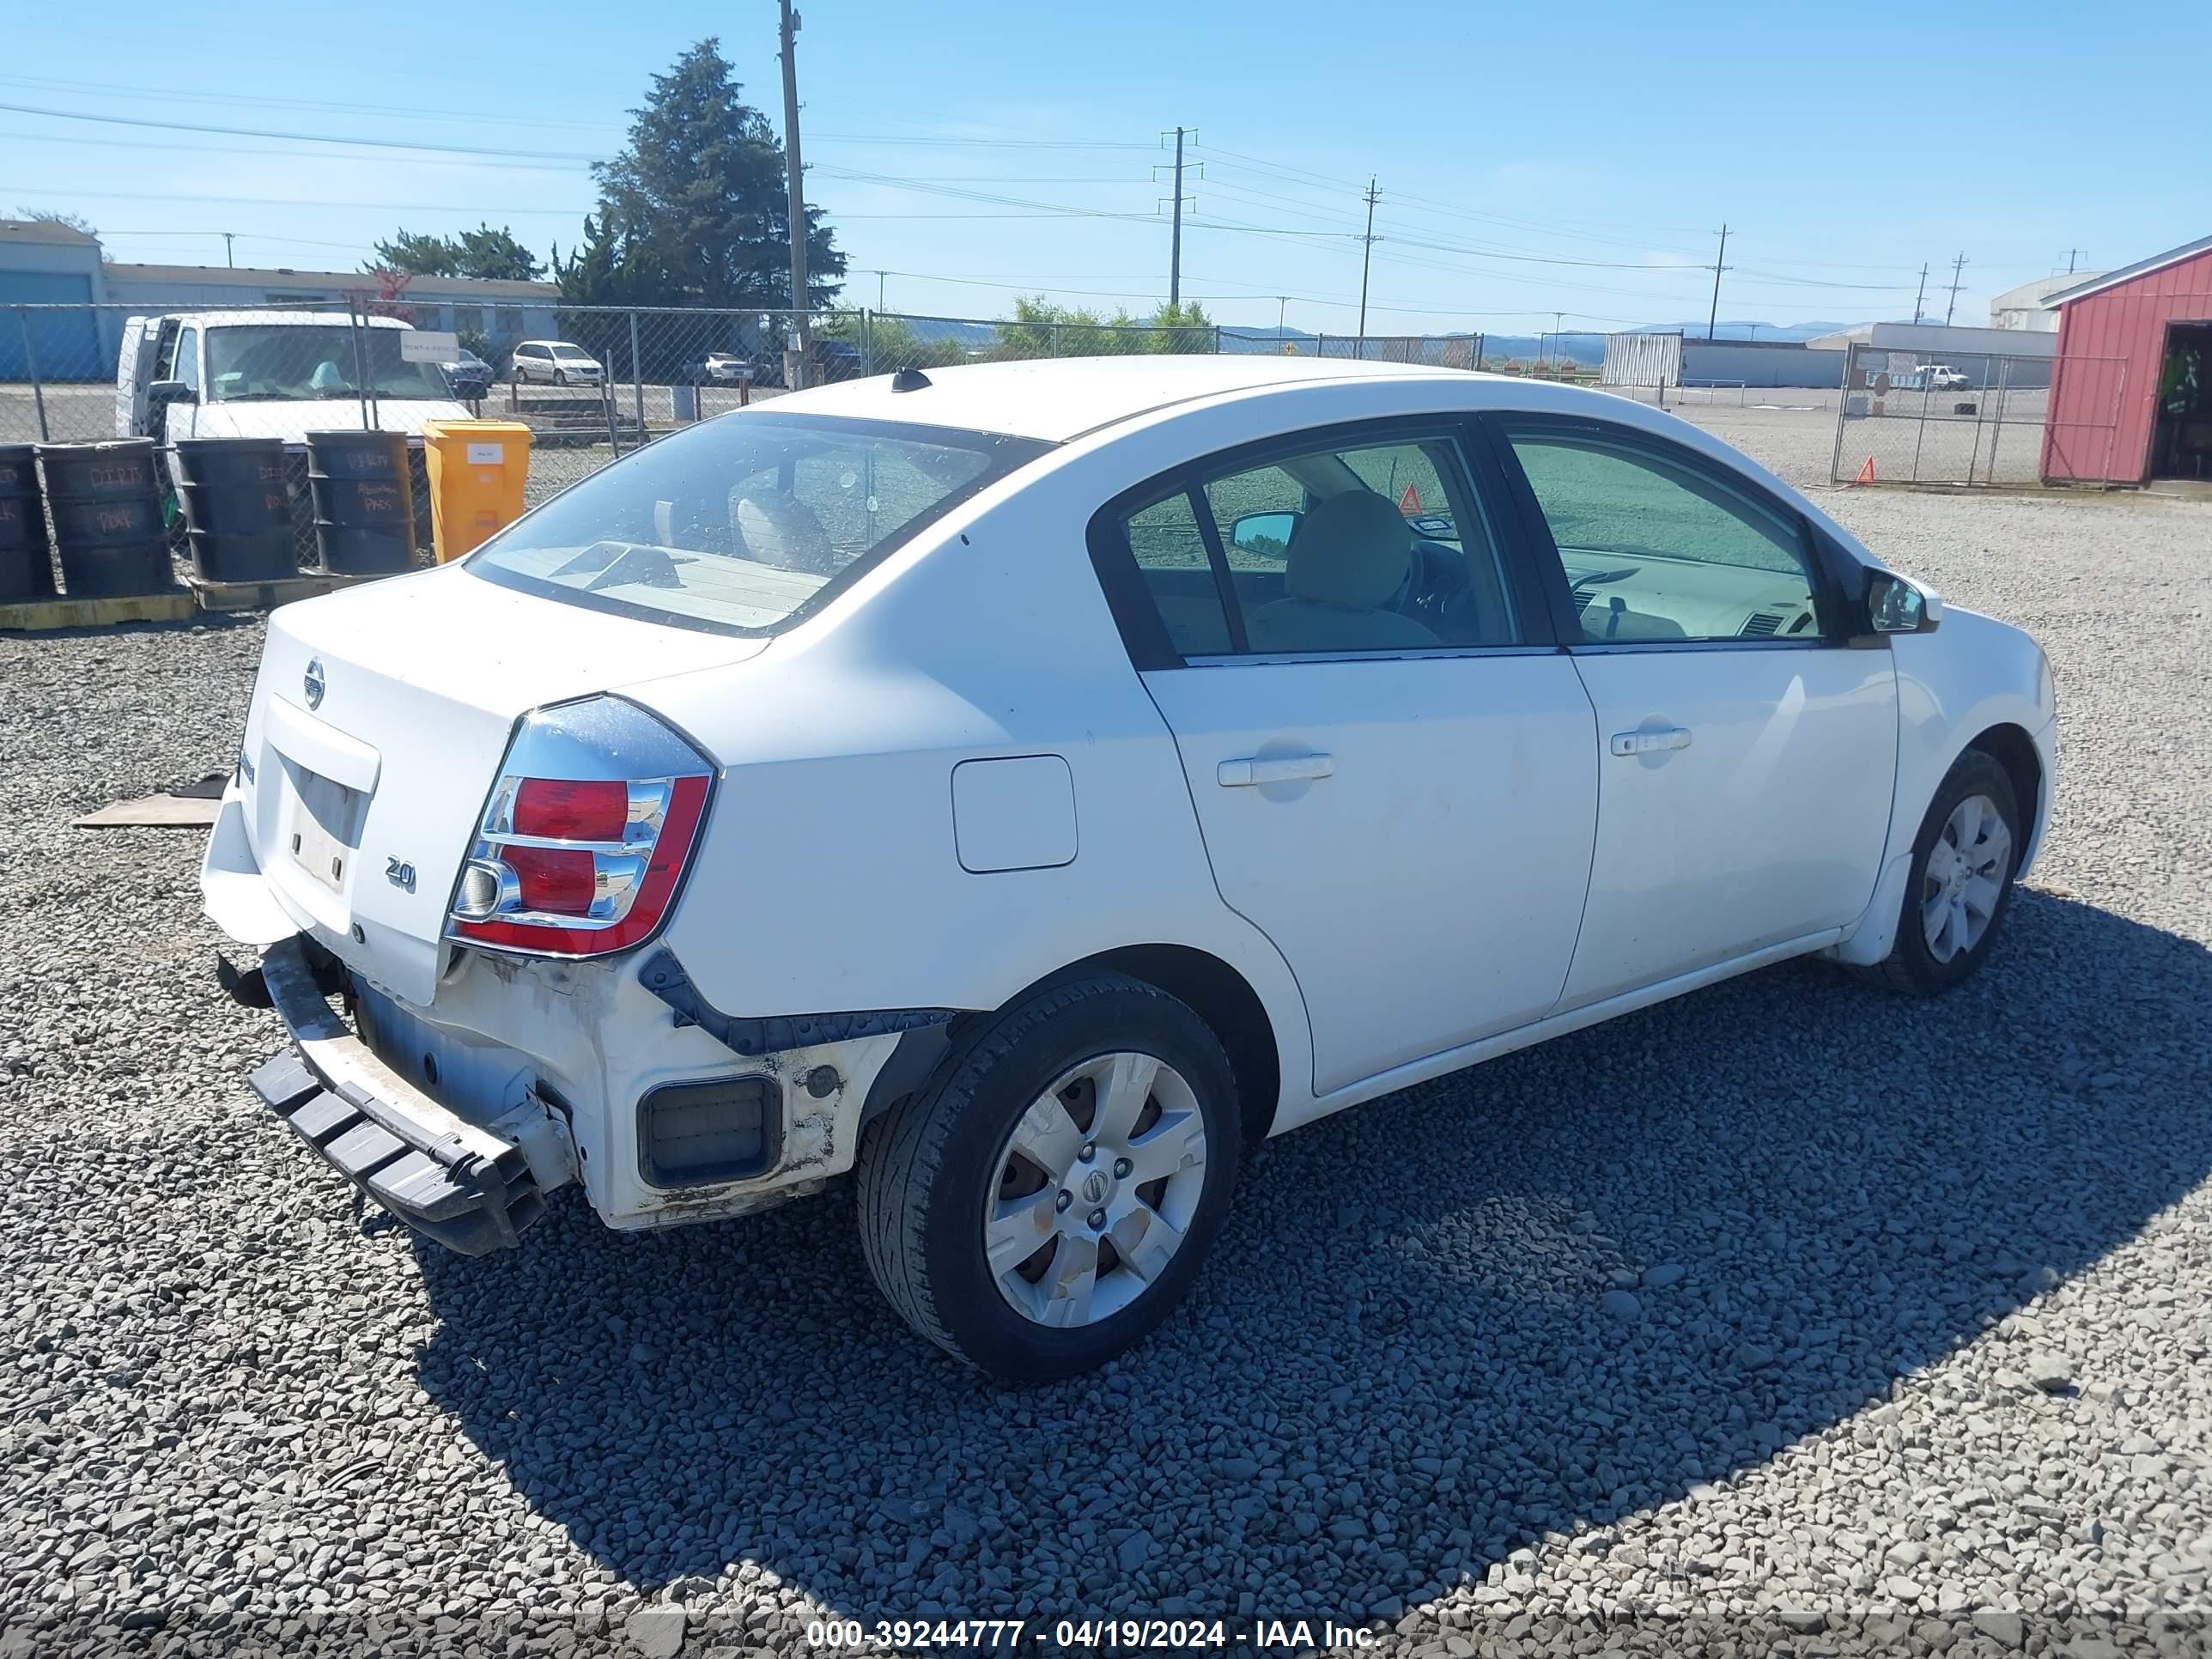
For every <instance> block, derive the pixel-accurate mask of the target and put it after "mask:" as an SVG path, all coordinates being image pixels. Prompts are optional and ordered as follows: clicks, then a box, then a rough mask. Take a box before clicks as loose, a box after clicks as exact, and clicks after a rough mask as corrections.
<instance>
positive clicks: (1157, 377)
mask: <svg viewBox="0 0 2212 1659" xmlns="http://www.w3.org/2000/svg"><path fill="white" fill-rule="evenodd" d="M927 374H928V375H929V386H928V387H927V389H925V390H922V391H918V392H893V391H892V390H891V380H890V376H889V375H886V374H878V375H873V376H871V377H870V378H868V379H866V380H846V381H842V382H840V383H839V384H837V385H835V386H822V387H818V388H817V389H815V390H812V391H809V392H799V393H798V394H796V396H797V397H798V398H800V399H802V400H803V402H804V404H805V411H806V412H807V413H808V414H819V415H847V416H858V417H861V418H866V419H872V420H885V421H916V422H924V423H927V424H929V425H933V426H950V427H959V428H964V429H968V430H971V431H977V432H1004V433H1010V434H1012V435H1015V436H1017V437H1024V438H1040V439H1042V440H1044V441H1047V442H1049V443H1064V442H1066V441H1067V440H1069V439H1071V438H1074V437H1077V436H1079V435H1081V434H1083V433H1085V432H1091V431H1096V430H1097V428H1101V427H1106V426H1112V425H1115V424H1116V423H1117V422H1122V421H1127V420H1133V419H1135V418H1136V417H1137V416H1140V415H1144V414H1146V413H1149V412H1150V411H1151V410H1156V409H1161V408H1164V407H1166V406H1167V405H1169V404H1182V403H1189V402H1191V401H1193V400H1194V399H1196V398H1212V397H1216V396H1218V395H1220V394H1221V393H1224V392H1254V391H1259V390H1261V389H1263V388H1266V387H1268V386H1284V385H1295V384H1297V383H1299V382H1304V381H1315V380H1373V379H1383V378H1392V379H1401V380H1453V381H1456V382H1461V383H1464V382H1465V381H1467V380H1471V379H1477V378H1480V379H1481V380H1498V379H1499V378H1501V377H1499V376H1498V375H1494V374H1486V375H1481V376H1480V377H1477V376H1474V375H1472V374H1469V373H1468V371H1467V370H1465V369H1458V368H1420V367H1418V366H1415V365H1411V364H1405V363H1383V362H1364V361H1362V360H1360V359H1358V358H1354V357H1276V356H1243V355H1239V354H1235V353H1231V354H1230V355H1227V356H1153V355H1152V354H1150V353H1143V354H1139V355H1136V356H1127V357H1059V358H1047V359H1043V360H1042V361H1037V362H1012V363H969V364H964V365H962V366H960V367H957V368H933V369H930V370H928V371H927ZM769 407H770V408H772V409H781V408H784V407H787V404H785V402H784V400H783V399H781V398H778V399H777V400H776V401H775V403H774V404H769ZM790 407H792V409H793V413H797V412H798V409H797V407H796V406H795V405H791V406H790Z"/></svg>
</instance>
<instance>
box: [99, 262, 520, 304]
mask: <svg viewBox="0 0 2212 1659" xmlns="http://www.w3.org/2000/svg"><path fill="white" fill-rule="evenodd" d="M107 279H108V281H109V282H111V283H179V284H184V283H196V284H198V285H200V286H209V285H212V284H217V283H219V284H221V285H222V286H224V287H227V288H228V287H236V288H301V287H309V288H335V289H343V290H347V291H350V292H355V293H363V292H369V291H372V290H374V289H376V288H377V286H378V283H377V277H376V275H375V273H374V272H373V271H367V270H292V269H290V268H289V267H287V266H282V265H280V266H278V267H276V269H274V270H269V269H266V268H260V269H257V268H254V267H252V266H246V265H235V266H234V265H132V264H112V265H110V266H109V267H108V268H107ZM560 296H561V290H560V289H558V288H556V286H555V285H554V284H553V283H522V282H512V281H508V280H507V279H505V278H501V277H490V276H416V277H415V278H413V279H411V280H410V282H409V283H408V284H407V287H406V289H405V291H404V293H402V294H401V295H398V296H396V297H397V298H398V300H400V301H405V300H407V299H409V298H410V297H411V298H414V299H417V300H434V299H435V300H463V301H467V300H538V301H553V300H557V299H558V298H560Z"/></svg>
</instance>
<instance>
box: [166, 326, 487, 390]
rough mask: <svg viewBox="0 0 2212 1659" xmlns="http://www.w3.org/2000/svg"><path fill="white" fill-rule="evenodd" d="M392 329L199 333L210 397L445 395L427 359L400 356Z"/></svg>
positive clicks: (250, 329) (248, 329)
mask: <svg viewBox="0 0 2212 1659" xmlns="http://www.w3.org/2000/svg"><path fill="white" fill-rule="evenodd" d="M404 332H405V331H404V329H397V328H349V327H348V326H347V325H345V324H343V323H331V324H327V325H326V324H322V323H313V324H301V325H280V324H275V323H256V324H250V325H235V326H223V327H216V328H210V329H209V330H208V333H207V366H208V394H207V395H208V398H209V400H210V402H213V403H219V404H222V403H249V402H254V401H270V402H275V401H280V400H282V401H291V400H295V399H297V400H302V401H304V400H307V399H312V398H358V397H359V396H361V394H362V392H374V393H375V395H376V396H378V397H380V398H450V397H452V396H453V393H452V392H451V391H450V390H448V389H447V385H446V377H445V376H444V375H443V374H441V373H440V372H439V369H438V366H437V365H436V364H435V363H410V362H401V361H400V357H399V337H400V336H401V335H402V334H403V333H404Z"/></svg>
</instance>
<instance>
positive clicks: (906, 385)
mask: <svg viewBox="0 0 2212 1659" xmlns="http://www.w3.org/2000/svg"><path fill="white" fill-rule="evenodd" d="M928 385H929V376H928V375H927V374H923V373H922V372H921V370H920V369H918V368H902V369H901V370H899V372H898V373H897V374H894V375H892V376H891V390H892V391H894V392H920V391H922V390H924V389H925V388H926V387H927V386H928Z"/></svg>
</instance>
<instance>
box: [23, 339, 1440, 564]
mask: <svg viewBox="0 0 2212 1659" xmlns="http://www.w3.org/2000/svg"><path fill="white" fill-rule="evenodd" d="M552 314H553V317H554V320H555V327H554V332H553V334H552V335H551V336H550V337H547V338H544V339H534V340H533V339H516V338H506V339H504V340H503V342H502V343H501V344H499V345H498V346H496V347H495V346H494V345H493V344H492V343H491V342H490V341H489V340H488V339H486V338H485V337H484V336H483V335H482V334H481V333H478V332H476V331H461V332H460V333H459V334H458V335H455V334H452V333H440V332H438V331H436V330H435V329H434V328H433V327H432V326H431V325H432V324H433V323H434V322H435V319H436V316H437V313H436V311H435V308H434V307H430V306H429V305H428V303H427V302H425V303H423V304H422V305H419V306H418V305H410V303H409V302H408V301H406V300H405V299H404V297H402V298H398V299H365V298H359V297H356V298H355V299H353V300H350V301H299V302H289V303H270V304H263V305H224V306H210V305H208V304H206V303H205V302H204V301H192V302H179V304H177V305H175V306H174V307H160V306H156V305H152V304H146V303H141V304H137V305H130V306H123V305H32V304H23V305H12V306H6V307H0V336H4V337H6V344H7V346H8V348H9V349H6V350H5V351H0V445H9V444H26V443H49V444H63V443H95V442H101V441H110V440H113V439H117V438H131V437H143V438H152V439H154V440H155V441H156V442H157V443H159V444H161V446H162V447H163V448H164V451H165V454H166V460H167V471H168V472H169V475H170V477H172V478H173V477H174V476H175V474H174V456H175V450H174V446H175V445H176V444H177V443H178V442H179V441H183V440H188V439H197V438H209V437H258V438H276V439H278V440H280V441H283V444H284V445H285V447H286V455H287V465H288V472H289V491H290V495H291V500H292V502H293V509H294V510H293V520H294V539H295V546H296V548H297V550H298V552H299V554H300V558H301V564H302V565H303V566H308V565H311V564H312V563H313V560H314V548H315V535H314V523H313V511H312V508H311V507H310V506H309V505H308V503H309V500H310V492H309V489H308V487H307V484H308V480H307V435H308V434H309V433H311V432H327V431H337V430H353V431H358V430H377V429H381V430H384V431H391V432H400V433H404V434H406V435H408V436H409V438H410V445H409V456H410V479H411V483H412V486H413V493H414V498H415V507H416V539H417V541H418V543H419V544H420V546H421V548H422V556H423V557H424V558H425V559H427V558H428V556H429V550H430V514H429V495H428V483H427V479H426V476H425V469H424V466H423V461H422V428H423V425H424V423H425V422H432V421H441V420H465V419H470V418H485V419H496V420H508V421H518V422H522V423H523V424H525V425H526V426H528V427H529V428H530V429H531V433H532V456H531V464H530V475H529V480H528V486H527V490H526V500H527V501H528V502H529V503H530V504H531V505H532V506H535V505H536V504H538V502H540V501H544V500H545V499H547V498H548V497H550V496H551V495H555V494H556V493H557V492H559V491H560V490H562V489H565V488H567V487H568V485H569V484H572V483H575V482H576V481H577V480H579V479H580V478H583V477H587V476H589V475H590V474H591V473H592V472H593V471H597V470H598V469H599V468H600V467H602V466H604V465H606V464H607V463H608V462H610V461H611V460H613V459H617V457H619V456H621V455H624V454H627V453H629V452H630V451H632V450H634V449H635V448H637V447H639V446H641V445H642V444H645V443H648V442H650V441H653V439H655V438H659V437H661V436H665V435H666V434H668V433H670V432H671V431H674V430H676V429H677V428H679V427H682V426H685V425H688V424H690V423H691V422H696V421H700V420H705V419H708V418H710V417H712V416H716V415H720V414H723V413H725V412H726V411H728V410H733V409H738V408H742V407H744V406H745V405H747V404H751V403H755V402H758V401H761V400H763V399H767V398H775V397H779V396H781V395H782V394H783V392H786V391H787V390H788V389H790V388H791V387H792V386H793V384H794V383H798V384H803V385H807V386H819V385H824V384H828V383H830V382H833V381H837V380H852V379H856V378H859V377H860V376H863V375H869V374H881V373H885V372H888V371H890V370H891V369H895V368H908V367H913V368H924V369H927V368H944V367H948V366H951V365H953V364H957V363H969V362H1011V361H1018V360H1024V359H1032V358H1055V357H1093V356H1144V355H1156V354H1169V353H1199V354H1207V355H1212V354H1258V355H1268V356H1274V355H1281V356H1317V357H1326V358H1354V359H1364V360H1367V361H1372V362H1401V363H1416V364H1425V365H1428V366H1431V367H1435V368H1468V369H1473V368H1481V367H1482V366H1483V341H1482V336H1480V334H1466V335H1447V336H1420V335H1405V336H1395V335H1367V336H1364V337H1359V336H1352V335H1319V336H1315V335H1295V336H1286V337H1285V336H1279V335H1275V334H1272V333H1262V332H1261V331H1256V330H1249V329H1246V330H1240V329H1237V328H1234V327H1230V326H1225V325H1214V324H1204V325H1194V326H1155V325H1146V324H1129V325H1123V324H1112V323H1096V322H1090V321H1085V320H1081V319H1073V320H1064V321H1049V322H1028V321H1023V320H1020V319H1016V320H1012V321H1007V320H984V319H974V318H958V317H932V316H918V315H911V316H910V315H902V314H897V313H883V312H870V311H860V310H838V311H824V312H817V313H811V314H810V315H807V316H805V317H803V318H802V317H801V316H799V315H798V314H797V313H790V312H780V311H740V310H714V309H707V308H702V307H663V308H653V307H635V308H630V307H581V306H562V307H556V309H555V310H554V312H553V313H552ZM802 325H803V326H802ZM802 340H803V342H804V343H803V344H802ZM170 518H171V522H172V525H173V546H175V547H176V548H177V549H178V550H179V551H181V550H183V546H184V542H183V529H182V525H181V521H180V515H179V514H177V513H175V512H174V503H173V501H172V503H171V513H170Z"/></svg>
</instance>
